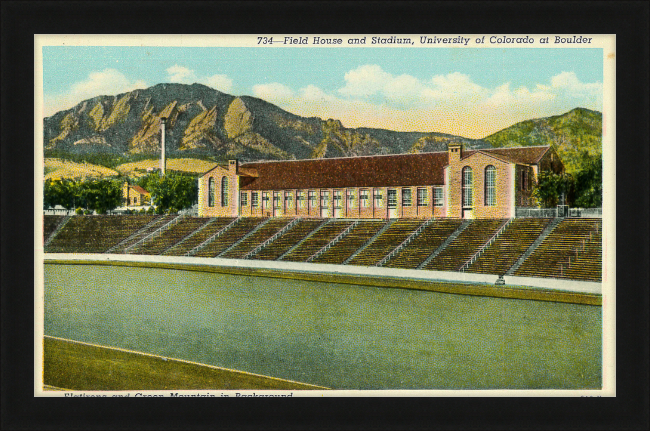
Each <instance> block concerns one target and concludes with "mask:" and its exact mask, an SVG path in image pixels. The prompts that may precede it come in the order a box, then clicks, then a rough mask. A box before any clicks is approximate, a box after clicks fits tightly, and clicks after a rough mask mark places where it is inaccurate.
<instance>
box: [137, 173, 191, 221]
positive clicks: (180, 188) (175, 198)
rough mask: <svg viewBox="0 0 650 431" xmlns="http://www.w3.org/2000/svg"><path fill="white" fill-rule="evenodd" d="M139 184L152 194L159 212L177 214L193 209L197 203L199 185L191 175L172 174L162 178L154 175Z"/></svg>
mask: <svg viewBox="0 0 650 431" xmlns="http://www.w3.org/2000/svg"><path fill="white" fill-rule="evenodd" d="M139 183H140V184H141V185H142V187H144V188H146V189H147V191H149V193H151V196H152V198H151V199H152V202H153V204H154V205H155V206H156V209H157V211H159V212H160V211H166V210H171V211H172V212H176V211H178V210H181V209H184V208H189V207H191V206H192V205H193V204H194V203H195V202H196V201H197V197H198V192H199V190H198V184H197V182H196V179H195V178H194V177H192V176H189V175H183V174H178V173H174V172H171V173H169V174H167V175H165V176H164V177H162V178H160V177H159V176H157V175H155V174H154V175H149V176H148V178H147V179H146V180H143V181H142V182H139ZM145 185H146V186H145Z"/></svg>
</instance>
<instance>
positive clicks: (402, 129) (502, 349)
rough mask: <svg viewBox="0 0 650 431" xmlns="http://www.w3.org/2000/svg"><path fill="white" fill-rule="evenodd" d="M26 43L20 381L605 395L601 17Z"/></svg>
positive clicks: (125, 392)
mask: <svg viewBox="0 0 650 431" xmlns="http://www.w3.org/2000/svg"><path fill="white" fill-rule="evenodd" d="M34 57H35V65H36V68H35V74H34V76H35V82H34V85H35V94H36V100H35V110H34V127H35V131H36V133H35V136H36V142H35V154H36V159H35V161H34V163H35V184H36V190H35V195H34V202H35V212H34V219H35V226H36V231H35V235H34V241H35V244H34V247H35V257H34V258H35V263H36V268H37V273H36V285H35V304H34V306H35V310H36V316H37V318H36V321H35V327H34V349H35V363H34V375H35V387H34V394H35V396H50V397H51V396H62V397H95V396H98V397H104V396H105V397H113V396H119V397H149V396H157V397H158V396H160V397H299V396H615V394H616V387H615V376H616V363H615V355H616V350H615V347H616V344H615V341H616V340H615V325H616V316H615V303H616V296H615V269H616V262H615V247H616V232H615V226H616V220H615V201H616V196H615V163H614V161H615V156H616V153H615V142H616V130H615V119H616V105H615V85H614V84H615V82H614V78H615V72H616V66H615V65H616V48H615V36H613V35H590V34H587V35H584V34H544V35H540V34H530V35H525V34H524V35H516V34H435V33H431V34H340V35H332V34H326V35H315V34H263V35H262V34H260V35H219V34H215V35H164V36H161V35H36V36H35V51H34Z"/></svg>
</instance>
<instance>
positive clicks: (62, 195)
mask: <svg viewBox="0 0 650 431" xmlns="http://www.w3.org/2000/svg"><path fill="white" fill-rule="evenodd" d="M76 190H77V183H76V182H75V181H74V180H68V179H63V180H51V179H48V180H47V181H45V184H44V185H43V206H44V207H46V208H51V207H54V206H56V205H61V206H62V207H63V208H66V209H72V208H75V204H76Z"/></svg>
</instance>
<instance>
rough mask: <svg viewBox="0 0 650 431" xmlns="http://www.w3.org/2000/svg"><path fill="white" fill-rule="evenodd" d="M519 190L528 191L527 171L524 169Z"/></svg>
mask: <svg viewBox="0 0 650 431" xmlns="http://www.w3.org/2000/svg"><path fill="white" fill-rule="evenodd" d="M521 189H522V190H528V171H527V170H526V169H523V170H522V171H521Z"/></svg>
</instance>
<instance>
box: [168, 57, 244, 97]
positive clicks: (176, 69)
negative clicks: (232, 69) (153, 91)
mask: <svg viewBox="0 0 650 431" xmlns="http://www.w3.org/2000/svg"><path fill="white" fill-rule="evenodd" d="M165 71H166V72H167V74H168V77H167V79H168V80H169V82H176V83H179V84H194V83H200V84H204V85H207V86H208V87H212V88H214V89H215V90H219V91H222V92H225V93H227V92H229V91H231V90H232V87H233V81H232V79H230V78H229V77H228V76H227V75H220V74H216V75H212V76H197V75H196V72H195V71H194V70H192V69H190V68H187V67H185V66H181V65H179V64H175V65H173V66H171V67H168V68H167V69H166V70H165Z"/></svg>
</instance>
